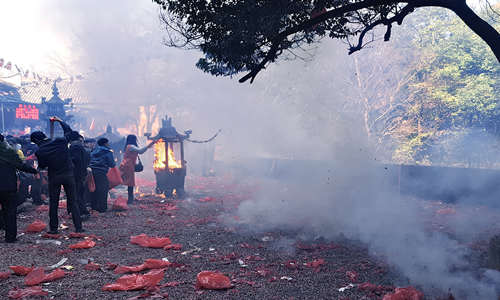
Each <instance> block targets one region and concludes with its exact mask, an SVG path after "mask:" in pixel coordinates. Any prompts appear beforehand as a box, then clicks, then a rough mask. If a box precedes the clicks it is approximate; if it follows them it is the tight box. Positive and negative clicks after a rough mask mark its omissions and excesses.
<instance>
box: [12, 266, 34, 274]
mask: <svg viewBox="0 0 500 300" xmlns="http://www.w3.org/2000/svg"><path fill="white" fill-rule="evenodd" d="M9 269H11V270H12V272H14V274H16V275H20V276H26V275H28V273H30V272H31V271H33V269H34V268H33V267H24V266H10V267H9Z"/></svg>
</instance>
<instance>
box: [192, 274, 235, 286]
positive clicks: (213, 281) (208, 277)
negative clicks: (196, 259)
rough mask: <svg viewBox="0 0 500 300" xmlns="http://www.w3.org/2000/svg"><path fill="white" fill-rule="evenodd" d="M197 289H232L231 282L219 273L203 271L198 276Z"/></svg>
mask: <svg viewBox="0 0 500 300" xmlns="http://www.w3.org/2000/svg"><path fill="white" fill-rule="evenodd" d="M196 287H197V288H199V289H207V290H224V289H229V288H231V280H230V279H229V277H227V276H226V275H224V274H221V273H219V272H212V271H202V272H200V273H198V275H197V276H196Z"/></svg>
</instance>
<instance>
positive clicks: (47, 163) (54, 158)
mask: <svg viewBox="0 0 500 300" xmlns="http://www.w3.org/2000/svg"><path fill="white" fill-rule="evenodd" d="M61 127H62V128H63V130H64V135H65V137H64V138H55V139H53V140H46V141H44V142H43V144H41V145H40V146H39V148H38V150H37V151H36V152H35V155H36V158H37V160H38V167H39V168H40V169H44V168H48V169H49V172H48V173H49V178H50V177H54V176H68V175H70V176H71V175H73V162H72V160H71V157H70V154H69V149H68V143H69V141H68V134H69V133H70V132H71V127H69V125H68V124H66V123H64V122H61Z"/></svg>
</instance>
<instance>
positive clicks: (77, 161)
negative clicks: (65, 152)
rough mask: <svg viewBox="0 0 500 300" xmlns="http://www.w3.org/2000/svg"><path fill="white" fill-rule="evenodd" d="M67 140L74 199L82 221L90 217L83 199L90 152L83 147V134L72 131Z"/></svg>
mask: <svg viewBox="0 0 500 300" xmlns="http://www.w3.org/2000/svg"><path fill="white" fill-rule="evenodd" d="M69 142H70V146H69V153H70V155H71V160H72V161H73V167H74V168H73V174H74V176H75V185H76V200H77V203H78V208H79V209H80V215H81V218H82V220H83V221H86V220H88V219H89V218H90V213H89V211H88V210H87V206H86V203H85V201H84V193H85V179H86V177H87V168H88V166H89V163H90V153H89V152H88V151H87V150H86V149H85V148H84V146H83V136H81V135H80V134H79V133H78V132H76V131H72V132H71V133H70V134H69Z"/></svg>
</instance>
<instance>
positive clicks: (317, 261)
mask: <svg viewBox="0 0 500 300" xmlns="http://www.w3.org/2000/svg"><path fill="white" fill-rule="evenodd" d="M324 264H325V260H324V259H322V258H320V259H315V260H313V261H311V262H308V263H305V265H306V267H309V268H313V269H317V268H319V267H321V266H322V265H324Z"/></svg>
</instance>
